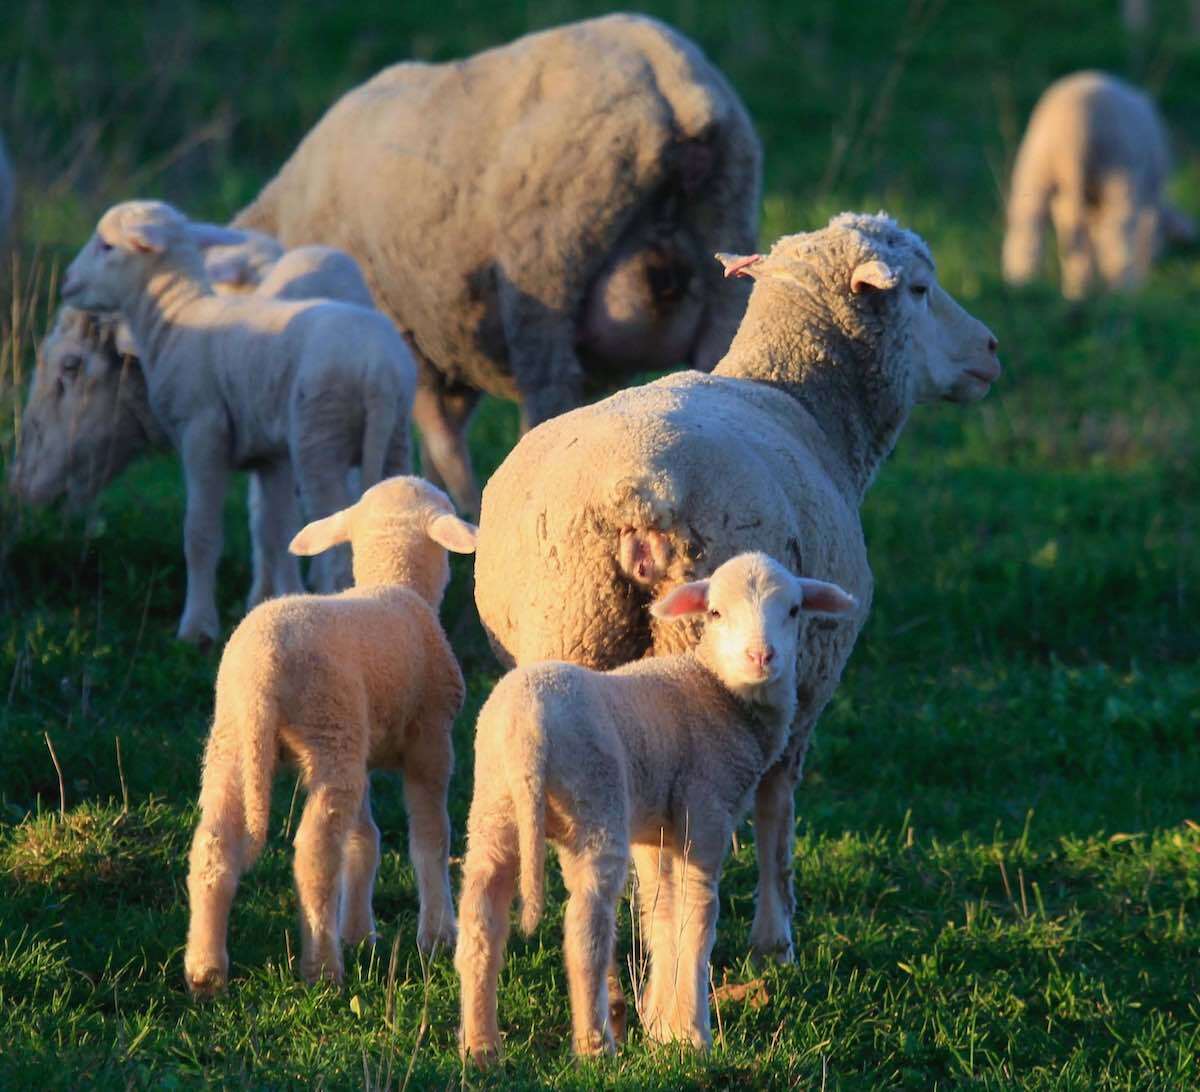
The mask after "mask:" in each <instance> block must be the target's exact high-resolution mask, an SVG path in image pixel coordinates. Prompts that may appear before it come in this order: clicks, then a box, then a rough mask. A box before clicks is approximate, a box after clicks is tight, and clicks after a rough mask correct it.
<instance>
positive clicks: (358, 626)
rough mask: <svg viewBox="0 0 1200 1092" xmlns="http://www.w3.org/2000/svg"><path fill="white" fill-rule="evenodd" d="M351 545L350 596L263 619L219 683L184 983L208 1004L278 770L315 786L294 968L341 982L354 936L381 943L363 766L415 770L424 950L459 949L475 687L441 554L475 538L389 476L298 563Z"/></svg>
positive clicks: (222, 969) (237, 644)
mask: <svg viewBox="0 0 1200 1092" xmlns="http://www.w3.org/2000/svg"><path fill="white" fill-rule="evenodd" d="M343 542H350V543H351V544H352V546H353V550H354V579H355V587H354V588H352V589H350V590H348V591H345V592H342V593H341V594H339V595H330V596H319V595H295V596H285V597H283V598H280V599H274V600H272V601H271V602H269V603H263V604H262V605H261V606H259V607H257V608H255V610H253V611H251V613H250V614H248V615H247V616H246V618H245V619H244V620H243V621H242V623H241V625H240V626H238V628H237V629H236V630H235V631H234V633H233V635H232V636H231V637H230V639H229V643H228V644H227V645H226V647H225V652H224V654H223V655H222V657H221V666H220V669H219V671H218V672H217V687H216V703H215V712H214V716H213V727H212V733H211V735H210V736H209V740H208V746H207V747H206V749H205V754H204V773H203V777H202V781H201V788H200V823H199V826H198V827H197V828H196V834H195V837H194V838H193V841H192V852H191V860H190V867H189V871H188V900H189V903H190V906H191V919H190V923H189V926H188V939H187V949H186V952H185V954H184V973H185V976H186V979H187V984H188V988H189V989H190V990H191V991H192V993H193V994H197V995H201V996H207V995H210V994H212V993H214V992H215V991H216V990H218V989H220V988H222V987H223V986H224V985H225V984H226V983H227V981H228V978H229V954H228V952H227V950H226V935H227V932H228V924H229V909H230V906H231V904H232V902H233V897H234V893H235V891H236V889H237V884H238V880H239V878H240V877H241V875H242V874H243V873H244V872H245V871H246V870H247V869H248V868H250V866H251V865H252V864H253V863H254V861H255V860H256V859H257V857H258V855H259V854H260V853H261V852H262V848H263V844H264V842H265V841H266V838H267V834H268V830H267V826H268V821H269V816H270V806H271V783H272V780H273V778H274V775H275V769H276V765H277V763H278V761H279V759H280V758H282V759H283V760H284V761H286V762H288V763H290V764H292V765H295V766H296V767H297V768H298V769H299V771H300V775H301V777H302V779H303V781H304V783H305V787H306V789H307V790H308V801H307V803H306V804H305V806H304V812H303V815H302V817H301V819H300V825H299V827H298V828H297V831H296V838H295V846H296V857H295V875H296V891H297V894H298V896H299V900H300V937H301V954H300V971H301V973H302V974H303V975H304V977H305V978H306V979H307V980H308V981H310V982H312V981H315V980H316V979H318V978H331V979H333V980H334V981H340V980H341V977H342V952H341V946H342V942H343V941H344V942H345V943H347V944H356V943H358V942H360V941H363V940H374V939H375V918H374V915H373V912H372V909H371V895H372V890H373V888H374V883H375V873H376V870H377V868H378V865H379V828H378V827H376V825H375V822H374V820H373V819H372V818H371V805H370V793H369V785H368V777H367V775H368V771H369V770H372V769H380V768H383V769H398V770H402V771H403V777H404V802H405V806H406V809H407V811H408V821H409V854H410V856H411V858H412V863H413V869H414V871H415V872H416V876H417V890H418V893H419V895H420V916H419V920H418V925H417V944H418V946H419V947H420V949H421V951H423V952H426V953H428V952H431V951H432V950H433V949H434V947H435V946H437V945H441V946H449V945H452V944H453V943H454V935H455V924H454V908H453V905H452V902H451V895H450V875H449V865H448V855H449V852H450V820H449V817H448V816H447V814H446V793H447V789H448V786H449V783H450V774H451V770H452V767H453V750H452V743H451V734H450V733H451V728H452V726H453V723H454V718H455V716H457V715H458V712H459V710H460V709H461V708H462V702H463V693H464V688H463V678H462V672H461V670H460V669H459V666H458V662H457V661H456V660H455V658H454V653H453V652H452V651H451V649H450V644H449V642H448V641H447V640H446V636H445V634H444V633H443V631H442V627H441V624H440V622H439V621H438V615H437V611H438V607H439V605H440V604H441V600H442V594H443V592H444V591H445V588H446V583H447V581H448V580H449V577H450V567H449V565H448V563H447V560H446V550H447V549H450V550H455V551H457V552H459V553H469V552H470V551H471V550H472V549H473V548H474V543H475V528H474V527H473V526H472V525H471V524H469V523H464V522H463V521H462V520H460V519H458V517H457V516H455V515H454V513H453V510H452V508H451V506H450V502H449V500H448V499H447V498H446V496H445V494H443V493H442V492H441V491H440V490H438V489H436V488H434V487H433V486H431V485H429V483H428V482H425V481H423V480H422V479H420V478H408V477H399V478H390V479H388V480H387V481H384V482H380V483H379V484H377V485H375V486H374V487H373V488H371V489H368V490H367V492H365V493H364V494H363V496H362V498H361V499H360V500H359V501H358V502H357V503H356V504H355V505H353V506H352V507H351V508H348V509H346V510H345V511H343V512H338V513H336V514H335V515H333V516H329V517H326V518H325V519H323V520H319V521H317V522H315V523H312V524H309V525H308V526H307V527H306V528H304V530H302V531H301V532H300V533H299V534H298V535H297V536H296V538H295V540H294V541H293V543H292V549H293V550H295V551H296V552H298V553H301V554H312V553H316V552H318V551H321V550H326V549H329V548H330V547H331V546H333V545H335V544H337V543H343Z"/></svg>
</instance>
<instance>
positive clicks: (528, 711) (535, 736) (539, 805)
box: [509, 702, 546, 936]
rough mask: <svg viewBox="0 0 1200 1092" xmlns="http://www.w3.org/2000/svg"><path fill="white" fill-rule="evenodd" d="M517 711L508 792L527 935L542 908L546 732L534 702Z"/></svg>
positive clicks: (543, 906) (525, 703)
mask: <svg viewBox="0 0 1200 1092" xmlns="http://www.w3.org/2000/svg"><path fill="white" fill-rule="evenodd" d="M519 709H520V712H519V713H518V716H519V717H520V718H521V720H522V723H519V724H514V725H513V727H514V728H515V729H516V731H514V732H512V733H510V735H509V741H510V745H511V752H510V753H511V755H512V759H511V765H510V766H509V770H510V771H511V772H510V777H509V792H510V793H511V794H512V799H513V811H514V812H515V814H516V821H517V850H518V852H519V854H520V857H521V872H520V888H521V931H522V932H523V933H525V934H526V936H528V935H529V934H530V933H532V932H533V931H534V929H536V928H537V924H538V922H539V921H541V919H542V911H543V909H544V908H545V905H546V894H545V871H546V733H545V730H544V729H543V727H542V723H541V718H540V716H539V715H538V712H537V707H536V703H530V702H522V703H521V705H520V706H519ZM513 774H515V776H512V775H513Z"/></svg>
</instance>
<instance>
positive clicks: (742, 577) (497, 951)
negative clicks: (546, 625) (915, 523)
mask: <svg viewBox="0 0 1200 1092" xmlns="http://www.w3.org/2000/svg"><path fill="white" fill-rule="evenodd" d="M855 606H856V604H855V601H854V599H853V597H852V596H849V595H847V594H846V593H845V592H843V591H842V589H841V588H839V587H837V586H836V585H834V584H827V583H825V582H823V581H820V580H806V579H803V578H800V577H795V576H793V575H792V574H791V573H789V572H788V571H787V569H785V568H784V567H783V566H782V565H780V564H779V563H778V562H776V561H774V560H772V559H771V558H769V557H767V556H766V555H765V554H758V553H748V554H742V555H740V556H738V557H735V558H733V559H731V560H729V561H726V562H725V563H724V564H723V565H721V566H719V567H718V568H717V569H716V570H715V571H714V572H713V574H712V577H711V579H709V580H700V581H696V582H694V583H689V584H683V585H680V586H679V587H676V588H675V589H674V590H673V591H671V592H669V593H668V594H667V595H666V596H665V597H664V598H662V599H660V600H659V601H658V602H657V603H655V604H654V605H653V606H652V607H651V608H650V610H651V614H653V615H654V617H656V618H658V619H663V620H665V621H666V622H668V623H670V622H672V621H673V620H674V619H677V618H683V617H696V616H707V618H706V621H705V624H704V628H703V631H702V635H701V637H700V640H699V642H698V643H697V645H696V647H695V648H694V649H692V650H690V651H688V652H684V653H682V654H680V655H677V656H663V657H658V658H654V659H648V660H638V661H636V662H635V663H632V664H627V665H626V666H624V667H619V668H617V669H616V670H614V671H611V672H609V673H607V674H602V673H599V672H595V671H590V670H588V669H587V668H584V667H578V666H575V665H573V664H565V663H542V664H535V665H531V666H528V667H521V668H517V669H516V670H514V671H512V672H510V673H509V674H508V675H507V676H505V677H504V678H503V679H501V680H500V682H499V683H498V684H497V686H496V688H495V690H493V691H492V694H491V696H490V697H489V698H488V700H487V703H486V704H485V705H484V707H483V710H482V711H481V712H480V714H479V725H478V728H477V730H476V734H475V768H476V769H477V770H486V771H487V776H486V777H477V778H476V781H475V795H474V797H473V799H472V801H471V813H470V818H469V819H468V834H467V856H466V861H465V863H464V865H463V891H462V900H461V902H460V906H459V915H460V918H461V928H460V931H459V940H458V951H457V952H456V954H455V965H456V967H457V968H458V973H459V975H460V977H461V979H462V1032H461V1040H460V1044H461V1049H462V1051H463V1054H464V1055H467V1056H470V1057H472V1058H475V1059H477V1060H480V1061H484V1062H486V1061H490V1060H492V1059H494V1058H495V1057H496V1055H497V1053H498V1051H499V1048H500V1033H499V1028H498V1026H497V1020H496V978H497V975H498V974H499V971H500V964H501V962H502V960H503V956H504V939H505V936H506V935H507V932H508V908H509V903H510V901H511V899H512V894H513V889H514V887H515V886H516V883H517V877H518V871H519V876H520V889H521V904H522V910H521V925H522V927H523V928H524V930H525V932H527V933H528V932H532V930H533V928H534V927H535V926H536V925H537V922H538V920H539V918H540V917H541V913H542V903H543V895H542V872H543V862H544V858H545V842H546V839H547V838H548V839H550V840H552V841H553V842H554V843H555V845H556V846H557V848H558V857H559V861H560V862H561V864H562V869H563V879H564V881H565V882H566V885H567V890H568V892H569V895H570V898H569V899H568V902H567V911H566V921H565V923H564V926H563V932H564V936H563V954H564V957H565V961H566V965H567V981H568V986H569V989H570V996H571V1019H572V1023H573V1024H574V1045H575V1050H576V1051H577V1052H578V1053H580V1054H595V1053H599V1052H601V1051H604V1050H608V1051H612V1050H613V1049H614V1041H613V1030H612V1028H611V1026H610V1025H609V1022H608V995H607V986H606V976H607V972H608V967H609V965H610V963H611V961H612V950H613V940H614V928H615V924H616V910H617V907H616V904H617V897H618V895H619V894H620V891H621V888H622V887H623V886H624V884H625V877H626V874H627V873H628V870H629V860H630V855H631V853H632V857H633V861H634V863H635V865H636V867H637V877H638V902H639V904H640V906H641V910H642V933H643V936H644V937H645V938H646V942H647V946H648V949H649V955H650V976H649V984H648V985H647V987H646V991H645V996H644V997H643V999H642V1006H641V1012H642V1018H643V1020H644V1022H645V1025H646V1030H647V1033H648V1034H649V1035H650V1037H651V1038H653V1039H656V1040H660V1041H662V1040H668V1039H680V1040H683V1041H686V1042H690V1043H691V1044H692V1045H693V1046H697V1047H700V1048H702V1049H707V1048H708V1047H709V1046H711V1044H712V1033H711V1031H710V1028H709V1017H708V960H709V956H710V954H711V952H712V946H713V939H714V936H715V929H716V923H717V907H718V900H717V885H718V880H719V878H720V874H721V865H722V862H723V861H724V858H725V851H726V848H727V847H728V845H729V841H730V837H731V835H732V834H733V830H734V827H735V826H736V825H737V823H738V822H739V821H740V819H741V817H742V816H743V815H744V814H745V812H746V809H747V808H748V807H749V804H750V799H751V795H752V793H753V791H754V788H755V786H756V785H757V784H758V781H759V778H761V777H762V775H763V774H764V773H765V772H766V771H767V769H768V768H769V767H770V766H771V765H772V763H774V762H775V760H776V759H777V758H778V757H779V754H780V752H781V751H782V750H783V747H784V744H785V743H786V741H787V737H788V733H789V732H790V730H791V725H792V716H793V714H794V712H795V709H796V658H797V653H798V652H799V651H800V648H801V647H802V646H801V633H802V631H803V629H804V627H805V622H804V620H803V619H801V617H800V612H801V611H802V610H803V611H805V612H807V613H811V612H819V613H823V614H830V615H839V614H846V613H848V612H851V611H853V609H854V608H855ZM518 864H519V870H518Z"/></svg>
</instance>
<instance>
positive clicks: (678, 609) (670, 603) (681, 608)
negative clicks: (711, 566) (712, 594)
mask: <svg viewBox="0 0 1200 1092" xmlns="http://www.w3.org/2000/svg"><path fill="white" fill-rule="evenodd" d="M706 610H708V581H707V580H693V581H692V582H691V583H690V584H680V585H679V587H677V588H673V589H672V590H671V591H669V592H667V594H666V595H664V596H663V597H662V598H661V599H659V600H658V601H657V602H655V603H653V604H651V606H650V613H651V614H653V615H654V617H655V618H683V617H684V616H685V615H688V614H703V613H704V612H705V611H706Z"/></svg>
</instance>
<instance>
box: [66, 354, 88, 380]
mask: <svg viewBox="0 0 1200 1092" xmlns="http://www.w3.org/2000/svg"><path fill="white" fill-rule="evenodd" d="M82 363H83V357H81V356H74V355H71V356H64V357H63V359H62V370H63V371H64V372H66V373H67V374H68V375H70V374H72V373H73V372H77V371H79V367H80V365H81V364H82Z"/></svg>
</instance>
